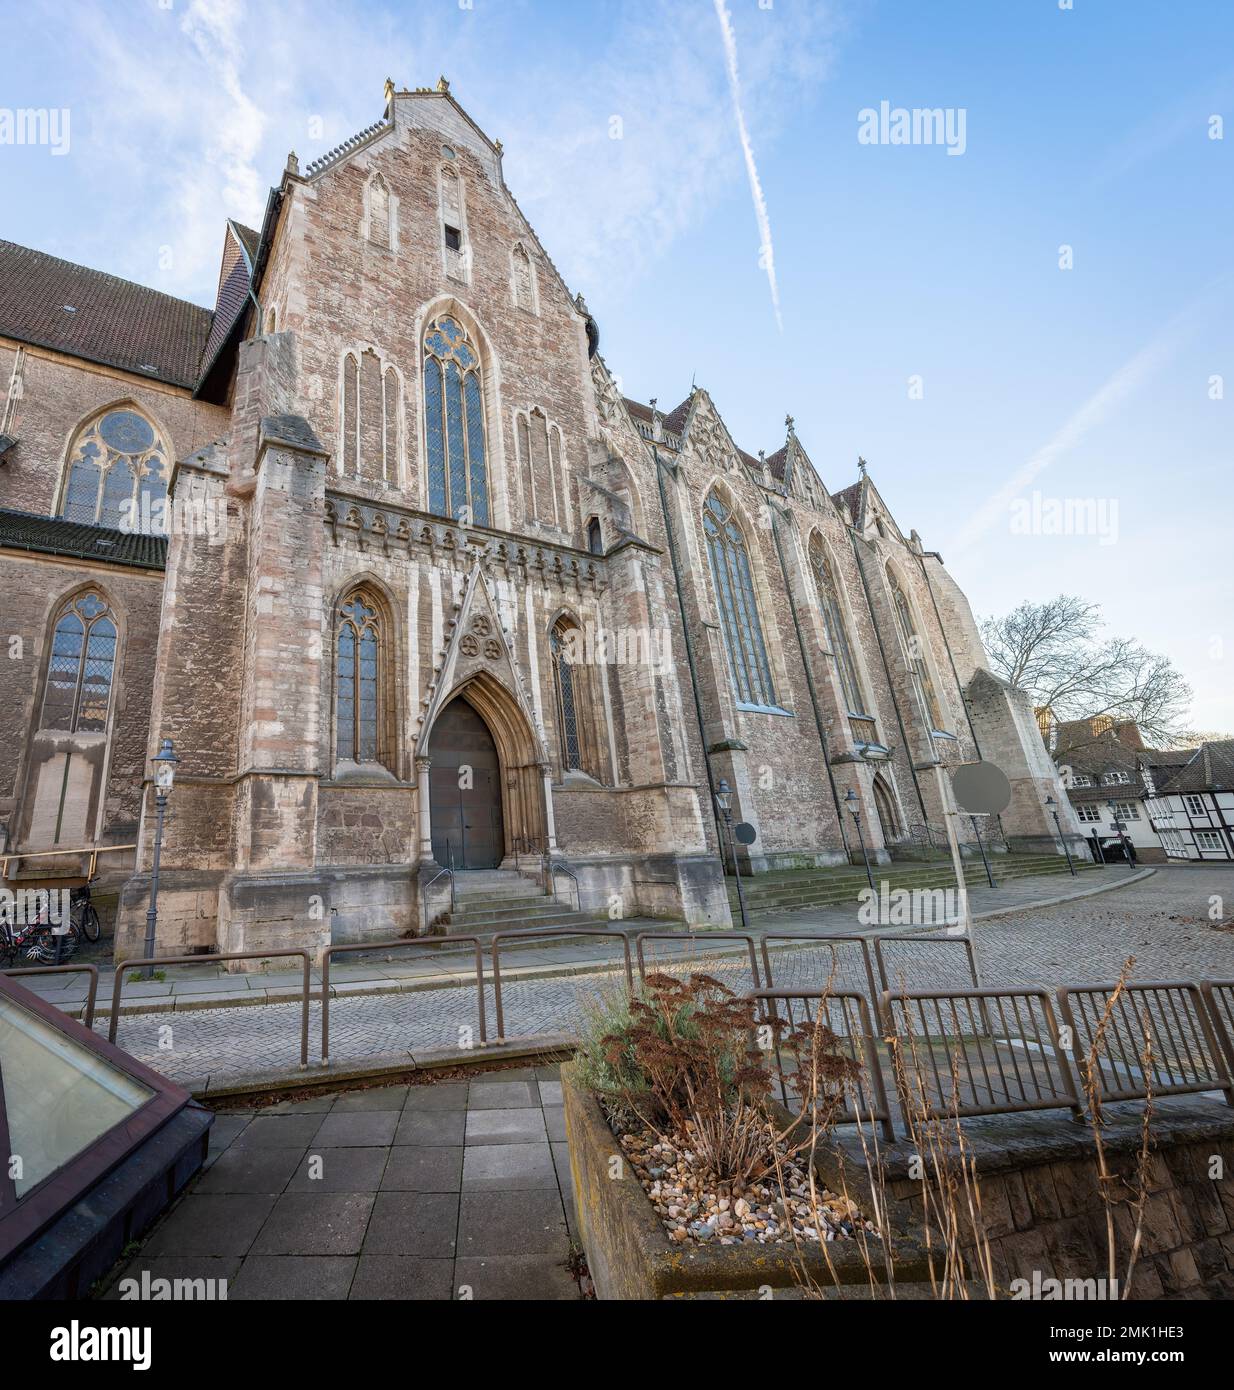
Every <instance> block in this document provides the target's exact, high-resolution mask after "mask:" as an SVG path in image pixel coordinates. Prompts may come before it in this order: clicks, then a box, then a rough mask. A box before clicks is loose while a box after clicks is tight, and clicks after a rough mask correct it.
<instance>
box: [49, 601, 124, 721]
mask: <svg viewBox="0 0 1234 1390" xmlns="http://www.w3.org/2000/svg"><path fill="white" fill-rule="evenodd" d="M116 635H117V634H116V625H115V622H114V621H113V620H112V617H111V614H110V613H109V612H108V609H107V605H106V604H105V603H104V602H103V600H102V599H101V598H100V597H99V596H98V594H96V593H94V592H93V591H91V592H88V593H84V594H78V596H77V597H76V598H75V599H72V600H70V601H69V603H67V604H66V605H65V607H64V609H63V610H62V612H61V614H60V617H59V618H58V619H57V621H56V627H55V631H54V633H53V635H52V640H51V656H50V658H49V659H48V663H47V682H46V685H45V687H44V691H43V718H42V722H41V727H42V728H44V729H54V730H56V731H58V732H63V733H70V734H99V733H103V732H104V731H105V730H106V728H107V715H108V713H109V711H110V709H111V687H112V677H113V674H114V672H115V665H116Z"/></svg>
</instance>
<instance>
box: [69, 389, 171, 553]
mask: <svg viewBox="0 0 1234 1390" xmlns="http://www.w3.org/2000/svg"><path fill="white" fill-rule="evenodd" d="M167 459H168V449H167V446H166V444H165V443H164V442H163V440H162V439H161V438H160V437H159V434H158V431H157V430H156V429H155V428H154V426H153V425H152V424H151V423H150V421H149V420H147V419H146V417H145V416H144V415H141V414H139V413H138V412H137V411H136V410H128V409H125V410H109V411H107V412H106V413H105V414H103V415H100V416H98V417H97V418H96V419H94V420H92V421H90V423H89V424H87V425H85V426H84V427H83V428H82V429H81V430H80V431H79V432H78V433H77V435H76V436H75V437H74V439H73V443H72V444H71V446H70V448H69V480H68V486H67V487H66V489H65V493H64V506H63V508H62V509H61V515H62V516H63V517H65V518H66V520H68V521H84V522H86V523H88V524H90V525H98V526H107V527H109V528H110V529H112V530H113V531H130V532H133V531H135V532H140V533H142V534H147V535H148V534H150V533H152V532H154V531H157V530H161V529H162V522H163V518H162V510H163V506H164V505H165V503H166V499H167ZM156 504H157V514H156V510H155V508H156Z"/></svg>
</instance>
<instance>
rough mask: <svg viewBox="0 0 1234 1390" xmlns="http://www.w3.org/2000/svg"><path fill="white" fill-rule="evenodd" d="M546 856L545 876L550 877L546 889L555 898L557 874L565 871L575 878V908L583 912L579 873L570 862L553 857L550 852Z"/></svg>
mask: <svg viewBox="0 0 1234 1390" xmlns="http://www.w3.org/2000/svg"><path fill="white" fill-rule="evenodd" d="M544 858H545V867H544V873H545V877H546V878H547V879H548V882H547V883H546V884H545V885H544V887H545V889H546V890H547V891H548V892H549V893H551V894H552V896H553V897H554V898H556V896H557V875H558V874H559V873H563V874H566V875H568V876H569V877H570V878H572V879H573V880H574V910H575V912H582V910H583V895H582V893H581V892H580V891H579V886H578V875H577V874H576V873H575V872H574V870H573V869H572V868H571V867H570V866H569V864H567V863H566V861H565V860H564V859H553V858H552V856H551V855H548V854H546V855H545V856H544Z"/></svg>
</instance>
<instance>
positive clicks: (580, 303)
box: [574, 290, 590, 317]
mask: <svg viewBox="0 0 1234 1390" xmlns="http://www.w3.org/2000/svg"><path fill="white" fill-rule="evenodd" d="M574 307H575V308H576V309H577V310H578V311H579V313H580V314H582V315H583V316H584V317H586V316H587V314H588V313H589V312H590V310H589V309H588V308H587V301H586V300H585V299H584V298H583V292H582V290H579V292H578V293H577V294H576V295H575V296H574Z"/></svg>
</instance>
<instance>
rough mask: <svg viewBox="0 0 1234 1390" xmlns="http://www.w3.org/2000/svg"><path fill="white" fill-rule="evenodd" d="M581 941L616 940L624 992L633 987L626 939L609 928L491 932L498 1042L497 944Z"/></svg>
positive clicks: (501, 1023) (501, 1016) (502, 1021)
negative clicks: (619, 952) (623, 980)
mask: <svg viewBox="0 0 1234 1390" xmlns="http://www.w3.org/2000/svg"><path fill="white" fill-rule="evenodd" d="M554 936H556V937H564V938H566V939H567V940H568V939H570V938H572V937H573V938H584V939H586V940H588V941H590V940H592V939H597V940H616V941H620V942H621V951H622V960H623V964H624V968H625V980H626V989H627V990H633V988H634V970H633V966H632V963H631V959H630V938H629V936H628V935H627V934H626V933H625V932H623V931H617V930H616V929H615V928H612V927H536V928H534V929H533V930H531V931H522V930H513V931H508V932H494V933H493V935H492V938H491V939H490V943H489V958H490V960H491V963H492V982H493V1011H494V1013H495V1014H496V1018H497V1037H496V1040H497V1041H498V1042H505V1040H506V1017H505V1011H504V1007H503V1004H502V995H501V943H502V942H503V941H539V940H545V939H547V938H549V937H554Z"/></svg>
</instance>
